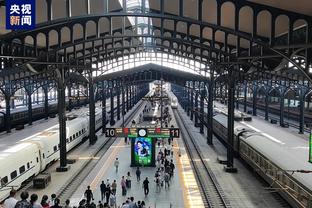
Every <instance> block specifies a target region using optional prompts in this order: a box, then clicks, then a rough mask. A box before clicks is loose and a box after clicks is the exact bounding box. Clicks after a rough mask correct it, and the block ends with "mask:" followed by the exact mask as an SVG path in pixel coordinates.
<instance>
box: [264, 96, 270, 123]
mask: <svg viewBox="0 0 312 208" xmlns="http://www.w3.org/2000/svg"><path fill="white" fill-rule="evenodd" d="M264 102H265V109H264V113H265V116H264V118H265V120H267V121H268V120H269V93H265V101H264Z"/></svg>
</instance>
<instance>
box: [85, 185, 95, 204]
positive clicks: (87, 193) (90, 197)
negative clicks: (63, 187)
mask: <svg viewBox="0 0 312 208" xmlns="http://www.w3.org/2000/svg"><path fill="white" fill-rule="evenodd" d="M84 196H85V197H86V199H87V204H90V202H91V199H92V200H94V199H93V193H92V190H91V189H90V186H88V188H87V190H86V191H85V193H84Z"/></svg>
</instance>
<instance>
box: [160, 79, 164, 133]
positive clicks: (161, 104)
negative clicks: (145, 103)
mask: <svg viewBox="0 0 312 208" xmlns="http://www.w3.org/2000/svg"><path fill="white" fill-rule="evenodd" d="M161 76H162V74H161ZM162 97H163V78H161V80H160V128H162V127H163V118H164V117H163V116H164V115H163V99H162Z"/></svg>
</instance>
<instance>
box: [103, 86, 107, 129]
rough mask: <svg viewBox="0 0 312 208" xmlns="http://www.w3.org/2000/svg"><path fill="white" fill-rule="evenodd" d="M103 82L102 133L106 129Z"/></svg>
mask: <svg viewBox="0 0 312 208" xmlns="http://www.w3.org/2000/svg"><path fill="white" fill-rule="evenodd" d="M104 87H105V86H104V82H102V133H105V131H106V119H107V118H106V89H104Z"/></svg>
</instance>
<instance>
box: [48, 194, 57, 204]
mask: <svg viewBox="0 0 312 208" xmlns="http://www.w3.org/2000/svg"><path fill="white" fill-rule="evenodd" d="M55 199H56V194H51V200H50V201H49V205H50V207H52V206H53V205H54V200H55Z"/></svg>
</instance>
